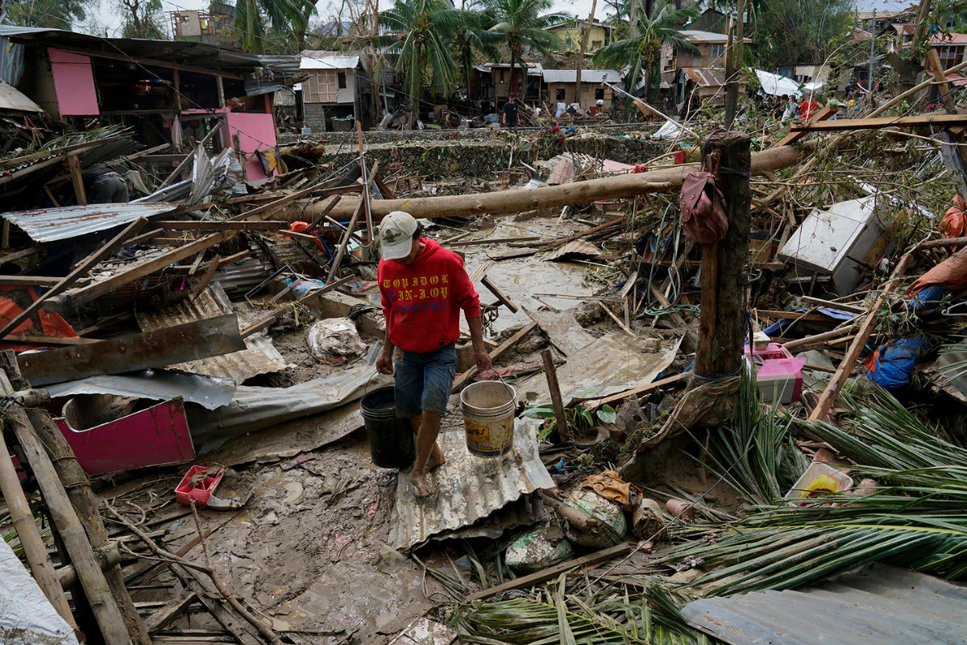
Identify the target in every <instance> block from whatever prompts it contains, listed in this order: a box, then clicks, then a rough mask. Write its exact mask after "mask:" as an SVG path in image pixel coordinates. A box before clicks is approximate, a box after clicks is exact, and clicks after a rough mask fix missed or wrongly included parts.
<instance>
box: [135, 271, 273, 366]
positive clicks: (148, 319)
mask: <svg viewBox="0 0 967 645" xmlns="http://www.w3.org/2000/svg"><path fill="white" fill-rule="evenodd" d="M226 313H233V310H232V303H231V302H230V301H229V299H228V295H226V293H225V290H224V289H222V287H221V285H219V284H218V283H217V282H216V283H213V284H211V285H209V286H208V288H207V289H205V290H204V291H203V292H201V293H200V294H198V296H197V297H196V298H195V299H194V300H192V301H189V300H183V301H181V302H180V303H178V304H177V305H175V306H174V307H169V308H168V309H165V310H164V311H160V312H156V313H152V314H146V313H139V314H138V315H137V319H138V326H140V327H141V330H142V331H151V330H152V329H163V328H165V327H173V326H174V325H183V324H184V323H187V322H192V321H194V320H204V319H206V318H215V317H216V316H222V315H224V314H226ZM245 346H246V347H247V348H248V349H245V350H243V351H241V352H233V353H231V354H222V355H221V356H212V357H211V358H204V359H201V360H198V361H191V362H190V363H181V364H179V365H169V366H168V367H169V368H171V369H175V370H181V371H183V372H189V373H191V374H203V375H205V376H216V377H222V378H230V379H235V381H236V383H242V382H244V381H245V380H246V379H249V378H251V377H253V376H257V375H259V374H266V373H270V372H278V371H281V370H284V369H285V367H286V362H285V359H284V358H282V354H280V353H279V350H277V349H276V348H275V345H273V344H272V341H271V339H269V337H268V336H267V335H266V334H265V333H260V334H255V335H253V336H249V337H248V338H246V339H245Z"/></svg>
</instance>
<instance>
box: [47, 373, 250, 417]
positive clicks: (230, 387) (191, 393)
mask: <svg viewBox="0 0 967 645" xmlns="http://www.w3.org/2000/svg"><path fill="white" fill-rule="evenodd" d="M44 389H46V390H47V391H48V392H49V393H50V396H51V397H52V398H58V397H66V396H77V395H79V394H114V395H117V396H125V397H132V398H138V399H150V400H152V401H170V400H171V399H173V398H175V397H181V398H182V399H184V400H185V401H190V402H192V403H197V404H198V405H201V406H203V407H205V408H207V409H209V410H215V409H217V408H220V407H222V406H223V405H228V404H229V403H231V402H232V396H234V394H235V381H232V380H231V379H224V378H215V377H213V376H202V375H200V374H182V373H180V372H170V371H168V370H160V369H159V370H143V371H140V372H131V373H129V374H115V375H112V376H91V377H88V378H86V379H81V380H80V381H68V382H67V383H56V384H54V385H48V386H46V387H45V388H44Z"/></svg>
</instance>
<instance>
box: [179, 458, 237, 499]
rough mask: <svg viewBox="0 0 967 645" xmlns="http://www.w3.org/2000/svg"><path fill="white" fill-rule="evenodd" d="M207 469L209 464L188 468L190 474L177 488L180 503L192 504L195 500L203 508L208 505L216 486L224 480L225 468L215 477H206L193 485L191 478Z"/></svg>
mask: <svg viewBox="0 0 967 645" xmlns="http://www.w3.org/2000/svg"><path fill="white" fill-rule="evenodd" d="M206 470H208V467H207V466H192V467H191V468H190V469H189V470H188V474H187V475H185V476H184V477H183V478H182V479H181V483H179V484H178V486H177V487H176V488H175V499H177V500H178V503H179V504H183V505H184V506H191V501H192V500H195V503H196V504H197V505H198V506H199V507H201V508H205V506H207V505H208V498H209V497H211V496H212V493H213V492H215V487H216V486H218V484H219V482H221V481H222V477H223V476H224V475H225V469H224V468H220V469H219V470H218V472H217V473H216V474H215V476H214V477H210V476H208V477H205V479H203V480H202V481H201V483H200V484H198V485H197V486H192V485H191V478H192V477H194V476H195V475H201V474H204V472H205V471H206Z"/></svg>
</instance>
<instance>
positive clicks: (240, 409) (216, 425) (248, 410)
mask: <svg viewBox="0 0 967 645" xmlns="http://www.w3.org/2000/svg"><path fill="white" fill-rule="evenodd" d="M374 361H375V359H374ZM392 382H393V381H392V377H389V376H382V375H377V374H376V369H375V367H374V366H373V365H372V364H368V365H360V366H358V367H353V368H351V369H348V370H345V371H343V372H334V373H332V374H330V375H329V376H327V377H325V378H320V379H315V380H313V381H306V382H305V383H299V384H298V385H293V386H292V387H286V388H278V387H252V386H246V385H243V386H241V387H239V388H238V389H237V390H235V397H234V398H233V399H232V402H231V403H230V404H229V405H226V406H224V407H221V408H218V409H217V410H205V409H196V408H187V411H188V420H189V423H190V424H191V434H192V436H193V437H194V438H195V440H196V441H206V442H207V441H213V440H216V439H219V438H224V437H227V436H232V435H238V434H241V433H243V432H254V431H256V430H261V429H263V428H269V427H272V426H275V425H278V424H280V423H284V422H286V421H291V420H292V419H298V418H301V417H307V416H309V415H311V414H318V413H319V412H324V411H326V410H329V409H332V408H335V407H338V406H340V405H342V404H344V403H348V402H349V401H355V400H356V399H358V398H360V397H362V396H363V393H364V392H366V390H367V389H375V388H377V387H381V386H383V385H389V384H391V383H392ZM203 450H204V449H203Z"/></svg>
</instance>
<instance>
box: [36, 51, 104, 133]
mask: <svg viewBox="0 0 967 645" xmlns="http://www.w3.org/2000/svg"><path fill="white" fill-rule="evenodd" d="M47 54H48V55H49V56H50V71H51V73H52V74H53V76H54V92H56V94H57V109H58V110H60V115H61V116H92V115H97V114H100V110H98V108H97V88H96V87H95V85H94V70H93V69H91V57H90V56H81V55H80V54H73V53H71V52H65V51H62V50H60V49H48V50H47Z"/></svg>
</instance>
